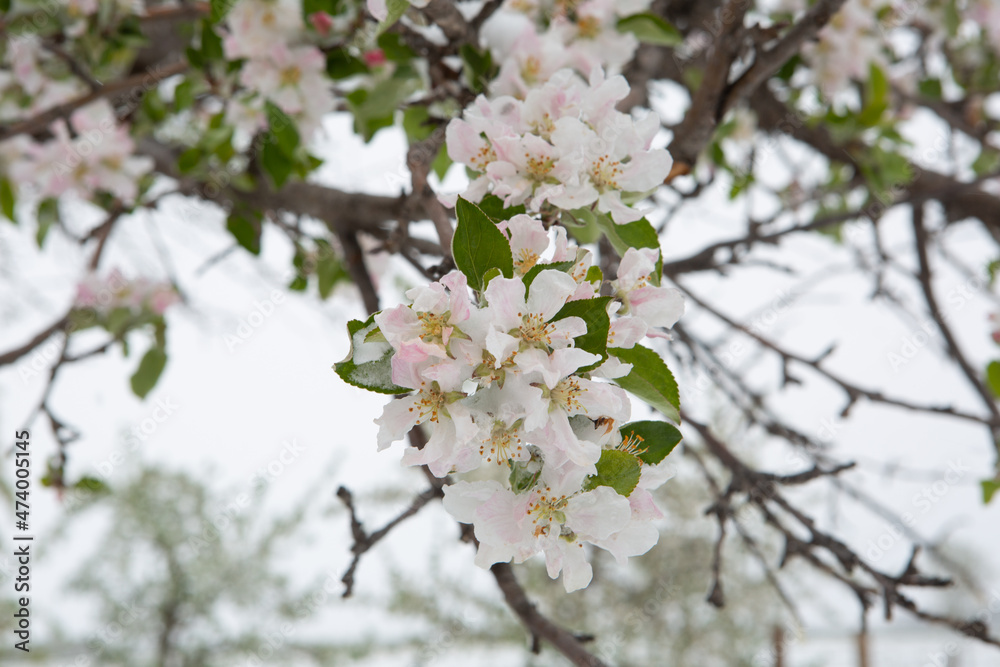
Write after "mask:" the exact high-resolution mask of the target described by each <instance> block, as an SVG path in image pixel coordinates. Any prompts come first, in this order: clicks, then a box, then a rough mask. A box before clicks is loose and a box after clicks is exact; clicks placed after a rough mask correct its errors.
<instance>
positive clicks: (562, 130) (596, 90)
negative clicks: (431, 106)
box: [446, 69, 672, 224]
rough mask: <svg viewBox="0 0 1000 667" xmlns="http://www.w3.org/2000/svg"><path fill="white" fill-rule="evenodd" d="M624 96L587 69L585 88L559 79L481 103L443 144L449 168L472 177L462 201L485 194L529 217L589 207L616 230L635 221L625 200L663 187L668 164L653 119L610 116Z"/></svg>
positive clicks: (570, 76) (567, 75) (571, 77)
mask: <svg viewBox="0 0 1000 667" xmlns="http://www.w3.org/2000/svg"><path fill="white" fill-rule="evenodd" d="M628 91H629V87H628V83H627V82H626V81H625V79H624V78H623V77H621V76H612V77H610V78H605V76H604V75H603V73H602V72H601V70H600V69H595V70H594V71H593V72H592V73H591V76H590V80H589V82H585V81H584V80H582V79H581V78H579V76H577V75H576V74H575V73H574V72H573V71H572V70H568V69H564V70H560V71H558V72H556V73H555V74H553V75H552V77H551V78H550V79H549V80H548V81H546V82H545V83H544V84H542V85H541V86H538V87H536V88H533V89H532V90H531V91H529V92H528V93H527V95H525V97H524V99H523V100H519V99H516V98H513V97H508V96H499V97H495V98H493V99H487V98H486V97H484V96H480V97H479V98H478V99H477V100H476V102H475V104H474V105H473V106H471V107H469V108H468V109H466V110H465V113H464V115H463V117H462V118H456V119H454V120H452V121H451V123H449V124H448V128H447V134H446V140H447V146H448V154H449V155H450V156H451V158H452V160H454V161H455V162H460V163H462V164H464V165H466V166H467V167H468V168H469V169H471V170H472V171H474V172H476V173H477V174H478V176H477V177H476V178H475V179H474V180H473V182H472V183H471V184H470V186H469V188H468V190H467V191H466V192H465V194H464V196H465V197H466V198H468V199H471V200H473V201H479V200H480V199H481V198H482V197H483V196H484V195H485V194H487V193H488V192H492V194H495V195H497V196H498V197H501V198H502V199H503V200H504V203H505V205H507V206H514V205H517V204H522V203H523V204H525V205H526V206H527V207H528V208H529V209H530V210H531V211H534V212H544V210H545V207H546V205H548V207H549V208H553V207H554V208H556V209H563V210H573V209H579V208H583V207H596V209H597V210H598V211H600V212H601V213H606V214H609V215H610V216H611V218H612V219H613V220H614V221H615V222H616V223H619V224H622V223H627V222H633V221H635V220H638V219H640V218H641V217H642V213H641V212H640V211H638V210H636V209H634V208H632V207H631V206H629V205H628V204H627V203H626V201H625V200H627V199H629V198H633V197H635V198H638V197H641V196H642V195H643V193H646V192H648V191H650V190H652V189H654V188H656V187H657V186H659V185H660V184H662V183H663V181H664V179H665V178H666V177H667V175H668V174H669V173H670V167H671V165H672V160H671V158H670V154H669V153H668V152H667V151H666V150H663V149H653V148H651V144H652V141H653V138H654V136H655V135H656V133H657V131H658V130H659V128H660V121H659V118H658V117H657V116H656V114H655V113H649V114H647V115H645V116H644V117H642V118H640V119H638V120H635V119H633V118H632V117H631V116H629V115H626V114H623V113H621V112H619V111H617V110H616V109H615V105H616V104H617V103H618V102H619V101H621V100H622V99H624V98H625V96H626V95H627V94H628ZM623 197H625V200H623Z"/></svg>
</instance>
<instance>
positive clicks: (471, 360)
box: [348, 215, 683, 591]
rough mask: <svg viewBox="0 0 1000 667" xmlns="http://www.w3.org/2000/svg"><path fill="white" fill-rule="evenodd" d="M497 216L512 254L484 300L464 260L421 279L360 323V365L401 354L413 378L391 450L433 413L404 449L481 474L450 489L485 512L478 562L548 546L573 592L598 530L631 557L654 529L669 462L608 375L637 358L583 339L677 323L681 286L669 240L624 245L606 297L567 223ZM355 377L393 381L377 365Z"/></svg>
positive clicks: (384, 429)
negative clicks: (619, 479) (656, 491)
mask: <svg viewBox="0 0 1000 667" xmlns="http://www.w3.org/2000/svg"><path fill="white" fill-rule="evenodd" d="M498 227H499V228H500V229H501V230H502V232H503V234H504V236H505V239H506V240H507V243H509V246H510V250H511V256H512V257H513V258H514V262H513V271H512V274H511V277H504V276H503V275H496V276H494V277H492V279H491V280H489V281H488V282H487V283H486V284H485V285H484V286H483V288H482V290H481V291H480V292H478V293H477V296H478V298H473V293H472V292H471V291H470V288H469V286H468V277H467V276H466V275H465V274H463V273H461V272H459V271H454V272H452V273H449V274H448V275H446V276H445V277H443V278H442V279H441V280H440V281H438V282H435V283H432V284H430V285H428V286H426V287H424V286H421V287H416V288H413V289H412V290H410V291H409V292H408V293H407V296H408V297H409V298H410V299H411V300H412V305H400V306H396V307H394V308H390V309H386V310H384V311H382V312H380V313H377V314H376V315H375V316H374V318H373V319H372V320H371V321H370V322H369V323H368V324H367V326H364V327H362V328H358V329H357V330H355V331H354V334H353V336H352V351H353V352H352V354H353V358H352V362H353V364H355V365H356V367H357V368H358V369H363V368H364V367H365V366H366V365H369V366H371V365H372V363H373V362H374V361H375V360H377V359H380V358H385V357H386V356H389V355H391V361H390V363H389V365H388V369H391V383H392V385H395V386H396V387H398V388H400V389H401V390H402V391H406V390H412V393H409V394H408V395H406V396H404V397H402V398H397V399H396V400H393V401H392V402H390V403H389V404H388V405H387V406H386V407H385V410H384V412H383V414H382V416H381V417H380V418H378V419H377V420H376V423H377V424H378V426H379V433H378V446H379V448H380V449H384V448H386V447H388V446H389V445H390V444H391V443H393V442H396V441H398V440H400V439H402V438H403V436H404V435H406V433H408V432H409V431H410V430H411V429H412V428H414V427H415V426H417V425H419V424H423V425H424V426H425V427H426V428H427V429H428V431H427V432H428V438H427V441H426V444H424V446H423V447H422V448H420V449H417V448H414V447H409V448H407V449H406V451H405V453H404V455H403V461H404V463H406V464H408V465H426V466H428V468H429V469H430V471H431V472H432V473H433V474H435V475H437V476H445V475H448V474H452V473H470V475H469V477H471V479H465V480H463V481H459V482H457V483H455V484H452V485H449V486H447V487H445V489H444V491H445V500H444V505H445V507H446V508H447V509H448V511H449V512H451V513H452V514H453V515H454V516H455V517H456V518H457V519H458V520H460V521H463V522H468V523H472V524H473V525H474V527H475V533H476V536H477V538H478V539H479V542H480V546H479V552H478V555H477V562H478V563H479V564H480V565H482V566H483V567H488V566H489V565H490V564H492V563H494V562H501V561H511V560H514V561H515V562H522V561H524V560H525V559H527V558H529V557H530V556H532V555H534V554H536V553H538V552H544V554H545V558H546V563H547V566H548V571H549V574H550V576H552V577H553V578H555V577H556V576H558V574H559V572H560V571H562V572H563V573H564V577H563V583H564V585H565V587H566V589H567V590H568V591H571V590H576V589H578V588H582V587H584V586H586V585H587V584H588V583H589V582H590V579H591V567H590V564H589V563H588V562H587V560H586V555H585V550H584V546H583V545H584V544H585V543H590V544H593V545H596V546H599V547H602V548H604V549H607V550H608V551H610V552H611V553H613V554H614V555H615V556H616V557H617V558H619V559H622V560H624V559H626V558H627V557H629V556H633V555H638V554H641V553H645V552H646V551H647V550H648V549H650V548H651V547H652V546H653V545H654V544H655V543H656V541H657V537H658V532H657V530H656V529H655V527H654V526H652V525H651V524H650V520H651V519H654V518H657V517H660V516H661V514H660V512H659V510H658V509H657V508H656V506H655V504H654V503H653V501H652V497H651V496H650V494H649V490H650V489H652V488H655V487H656V486H658V485H659V484H661V483H662V482H663V481H664V480H665V479H666V477H667V476H669V472H668V469H667V467H666V466H665V465H663V464H659V461H656V462H655V463H654V464H650V463H645V464H643V462H642V461H641V460H640V459H639V458H637V457H636V454H641V453H642V452H643V451H644V449H643V447H642V443H641V441H640V439H639V438H635V437H626V438H624V439H623V437H622V430H621V427H622V426H623V425H624V424H625V422H627V421H628V419H629V417H630V412H631V405H630V401H629V398H628V396H627V395H626V393H625V391H624V390H623V389H622V388H621V387H619V386H617V385H616V384H614V383H613V382H609V381H606V380H607V379H609V378H611V379H614V378H620V377H622V376H624V375H626V374H628V373H629V372H630V371H631V370H632V368H631V366H630V365H629V364H625V363H622V362H621V361H619V360H618V359H617V358H616V357H615V356H614V355H607V354H605V355H601V354H596V353H594V352H592V351H588V350H586V349H582V347H581V346H579V345H578V344H577V342H578V341H580V340H581V339H582V338H581V337H585V336H588V335H590V336H593V335H594V334H595V333H596V334H597V335H600V336H606V339H607V340H606V346H608V347H610V348H612V349H630V348H632V347H633V346H635V345H636V344H637V343H638V342H639V341H640V340H642V339H643V338H644V337H645V336H646V335H647V334H650V335H662V334H661V333H660V331H659V330H660V329H661V328H665V327H671V326H672V325H673V324H674V323H675V322H676V320H677V319H678V318H679V317H680V315H681V314H682V312H683V300H682V298H681V296H680V294H679V292H678V291H677V290H675V289H672V288H667V287H660V286H658V285H657V284H655V283H656V281H655V278H654V275H655V270H656V261H657V259H658V257H659V251H658V250H656V249H649V248H646V249H635V248H633V249H630V250H629V251H628V252H626V253H625V256H624V257H623V258H622V261H621V264H620V267H619V271H618V275H617V278H616V280H614V281H611V283H610V287H611V290H612V293H613V297H612V298H599V294H600V289H601V284H602V277H601V275H600V270H599V269H598V268H597V267H595V266H594V265H593V256H592V254H591V253H590V252H589V251H586V250H583V249H580V248H578V247H577V246H575V245H574V244H572V243H570V242H569V241H568V240H567V236H566V232H565V230H564V229H562V228H558V227H557V228H556V229H555V231H554V232H552V234H551V236H550V232H547V231H546V230H545V228H544V226H543V224H542V223H541V222H540V221H538V220H536V219H533V218H531V217H529V216H527V215H516V216H513V217H512V218H511V219H510V220H508V221H501V222H500V223H499V225H498ZM596 311H600V313H599V314H600V315H602V316H603V315H606V316H607V317H608V319H604V320H603V321H604V322H605V325H604V327H605V328H603V329H602V328H600V326H599V325H594V324H592V322H593V321H594V318H589V317H588V318H585V316H586V314H587V313H588V312H596ZM597 319H600V318H597ZM609 320H610V326H608V325H607V322H608V321H609ZM589 322H591V323H589ZM600 342H601V346H600V347H601V348H604V347H605V341H600ZM348 379H349V380H350V381H353V382H357V383H359V384H362V385H365V384H367V385H369V386H371V385H375V384H378V383H379V382H380V381H379V379H378V378H376V377H373V376H371V375H367V371H363V372H361V373H359V374H358V375H357V376H356V377H353V378H348ZM381 383H382V385H383V386H384V385H385V384H386V382H385V380H382V381H381ZM608 452H614V453H615V455H621V456H623V457H625V459H627V460H628V461H629V462H631V463H632V464H633V465H634V466H635V471H636V479H635V480H634V482H633V483H632V484H631V485H630V486H631V488H621V487H620V486H619V487H616V486H615V484H614V483H612V482H605V480H604V479H603V477H602V474H603V473H604V472H605V465H606V464H615V463H616V462H615V461H613V460H612V459H613V458H614V456H610V457H609V454H608ZM640 470H641V472H640ZM473 471H476V472H475V473H473Z"/></svg>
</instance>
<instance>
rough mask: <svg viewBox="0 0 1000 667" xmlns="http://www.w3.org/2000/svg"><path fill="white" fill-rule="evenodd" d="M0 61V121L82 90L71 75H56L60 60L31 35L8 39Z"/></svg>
mask: <svg viewBox="0 0 1000 667" xmlns="http://www.w3.org/2000/svg"><path fill="white" fill-rule="evenodd" d="M4 50H5V53H4V55H3V59H2V61H0V65H2V66H0V123H8V122H16V121H19V120H23V119H25V118H28V117H30V116H32V115H33V114H35V113H38V112H39V111H43V110H45V109H49V108H51V107H54V106H56V105H59V104H62V103H63V102H66V101H68V100H70V99H72V98H73V97H75V96H77V95H78V94H80V93H81V92H82V86H81V85H80V83H79V82H78V81H76V80H75V79H73V78H71V77H65V76H64V77H62V78H56V77H54V76H53V73H54V72H57V71H58V69H59V66H60V63H58V62H57V61H56V58H55V56H54V55H52V54H51V53H48V52H46V51H45V50H44V49H43V48H42V43H41V40H40V39H38V37H37V36H35V35H25V36H21V37H19V38H17V39H12V40H10V41H9V42H8V43H7V45H6V48H5V49H4Z"/></svg>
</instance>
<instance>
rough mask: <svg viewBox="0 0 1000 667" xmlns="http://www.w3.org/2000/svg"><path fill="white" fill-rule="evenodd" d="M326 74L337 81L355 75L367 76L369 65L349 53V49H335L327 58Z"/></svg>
mask: <svg viewBox="0 0 1000 667" xmlns="http://www.w3.org/2000/svg"><path fill="white" fill-rule="evenodd" d="M326 73H327V74H329V75H330V78H331V79H333V80H335V81H336V80H339V79H346V78H347V77H349V76H354V75H355V74H367V73H368V65H366V64H365V61H363V60H361V59H360V58H355V57H354V56H352V55H351V54H350V53H348V51H347V49H334V50H332V51H330V53H328V54H327V56H326Z"/></svg>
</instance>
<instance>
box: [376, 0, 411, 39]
mask: <svg viewBox="0 0 1000 667" xmlns="http://www.w3.org/2000/svg"><path fill="white" fill-rule="evenodd" d="M385 4H386V9H388V10H389V13H388V15H387V16H386V17H385V19H384V20H383V21H381V22H380V23H379V24H378V32H377V34H379V35H381V34H382V33H383V32H385V31H386V30H388V29H389V28H391V27H392V26H393V25H395V23H396V21H398V20H399V19H400V18H402V16H403V14H405V13H406V10H407V9H409V8H410V2H409V0H387V2H386V3H385Z"/></svg>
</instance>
